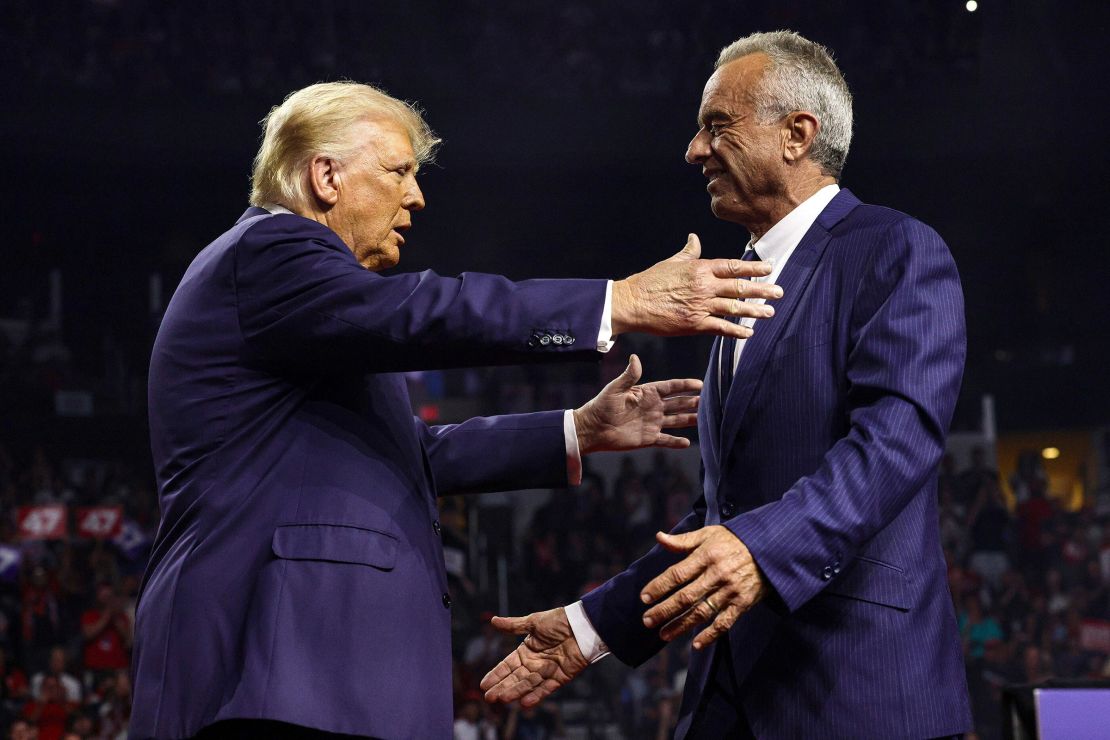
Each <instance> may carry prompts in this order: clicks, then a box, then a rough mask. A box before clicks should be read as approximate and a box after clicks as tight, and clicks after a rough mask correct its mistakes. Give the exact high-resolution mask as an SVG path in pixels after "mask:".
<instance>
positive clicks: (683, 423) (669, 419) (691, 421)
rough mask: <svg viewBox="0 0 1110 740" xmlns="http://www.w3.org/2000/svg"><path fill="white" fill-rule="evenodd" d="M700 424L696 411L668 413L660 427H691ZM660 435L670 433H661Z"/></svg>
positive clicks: (663, 435)
mask: <svg viewBox="0 0 1110 740" xmlns="http://www.w3.org/2000/svg"><path fill="white" fill-rule="evenodd" d="M697 425H698V415H697V414H696V413H688V414H667V415H666V416H664V417H663V423H662V424H661V425H660V426H659V428H660V429H689V428H690V427H696V426H697ZM659 436H660V437H665V436H669V435H665V434H661V435H659Z"/></svg>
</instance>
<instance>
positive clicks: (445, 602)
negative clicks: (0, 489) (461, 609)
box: [443, 594, 451, 609]
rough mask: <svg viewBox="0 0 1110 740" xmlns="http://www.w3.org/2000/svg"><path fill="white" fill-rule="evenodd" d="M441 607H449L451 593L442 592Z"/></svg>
mask: <svg viewBox="0 0 1110 740" xmlns="http://www.w3.org/2000/svg"><path fill="white" fill-rule="evenodd" d="M443 608H444V609H450V608H451V595H450V594H444V595H443Z"/></svg>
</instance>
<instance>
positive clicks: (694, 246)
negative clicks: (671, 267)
mask: <svg viewBox="0 0 1110 740" xmlns="http://www.w3.org/2000/svg"><path fill="white" fill-rule="evenodd" d="M700 257H701V239H698V235H697V234H689V235H688V236H687V237H686V246H684V247H683V248H682V249H681V250H679V252H678V254H676V255H675V256H674V259H678V260H683V261H685V260H696V259H698V258H700Z"/></svg>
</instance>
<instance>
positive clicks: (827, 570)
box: [821, 565, 833, 581]
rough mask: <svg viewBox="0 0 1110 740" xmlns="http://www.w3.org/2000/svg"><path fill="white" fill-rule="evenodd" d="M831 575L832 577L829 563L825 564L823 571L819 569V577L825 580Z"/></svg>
mask: <svg viewBox="0 0 1110 740" xmlns="http://www.w3.org/2000/svg"><path fill="white" fill-rule="evenodd" d="M832 577H833V569H832V566H831V565H826V566H825V569H824V570H823V571H821V578H822V579H824V580H826V581H827V580H829V579H830V578H832Z"/></svg>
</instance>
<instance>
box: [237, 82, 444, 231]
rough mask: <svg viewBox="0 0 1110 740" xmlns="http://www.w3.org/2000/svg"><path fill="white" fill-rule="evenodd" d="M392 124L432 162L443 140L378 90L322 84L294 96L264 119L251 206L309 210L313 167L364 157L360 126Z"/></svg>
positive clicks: (416, 113) (420, 158)
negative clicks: (324, 160) (317, 160)
mask: <svg viewBox="0 0 1110 740" xmlns="http://www.w3.org/2000/svg"><path fill="white" fill-rule="evenodd" d="M381 118H386V119H389V120H393V121H396V122H397V123H399V124H401V126H403V127H404V129H405V130H406V131H407V132H408V135H409V141H410V142H411V143H412V149H413V152H414V153H415V155H416V161H417V164H418V165H419V164H425V163H427V162H430V161H431V160H432V158H433V157H434V155H435V150H436V147H437V146H438V145H439V143H440V139H439V138H438V137H437V136H436V135H435V132H434V131H432V129H431V128H430V127H429V126H428V124H427V123H426V122H425V121H424V117H423V116H422V115H421V111H420V110H419V109H418V108H416V106H414V105H413V104H412V103H407V102H405V101H403V100H398V99H397V98H394V97H393V96H391V95H388V94H387V93H385V92H383V91H382V90H379V89H378V88H376V87H373V86H372V85H364V84H361V83H358V82H349V81H345V82H318V83H316V84H315V85H309V86H308V87H305V88H302V89H300V90H296V91H295V92H292V93H290V94H289V96H288V97H286V98H285V100H284V101H283V102H282V104H281V105H277V106H274V107H273V108H271V109H270V112H269V113H268V114H267V115H266V117H265V118H264V119H262V121H261V124H262V128H263V133H262V145H261V146H260V147H259V148H258V154H257V155H255V158H254V171H253V174H252V176H251V199H250V202H251V205H255V206H264V205H267V204H271V203H272V204H277V205H281V206H285V207H286V208H289V209H291V210H299V209H302V208H307V206H308V204H309V198H310V195H311V191H310V189H309V180H308V176H309V173H308V164H309V162H311V161H312V159H313V158H314V157H316V156H318V155H322V156H326V157H331V158H333V159H335V160H336V161H338V162H340V163H341V164H344V163H349V162H351V161H352V160H353V159H354V158H355V157H356V156H357V155H358V154H359V145H360V143H361V142H360V141H358V139H357V137H356V136H355V131H356V124H358V123H360V122H362V121H368V120H376V119H381Z"/></svg>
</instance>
